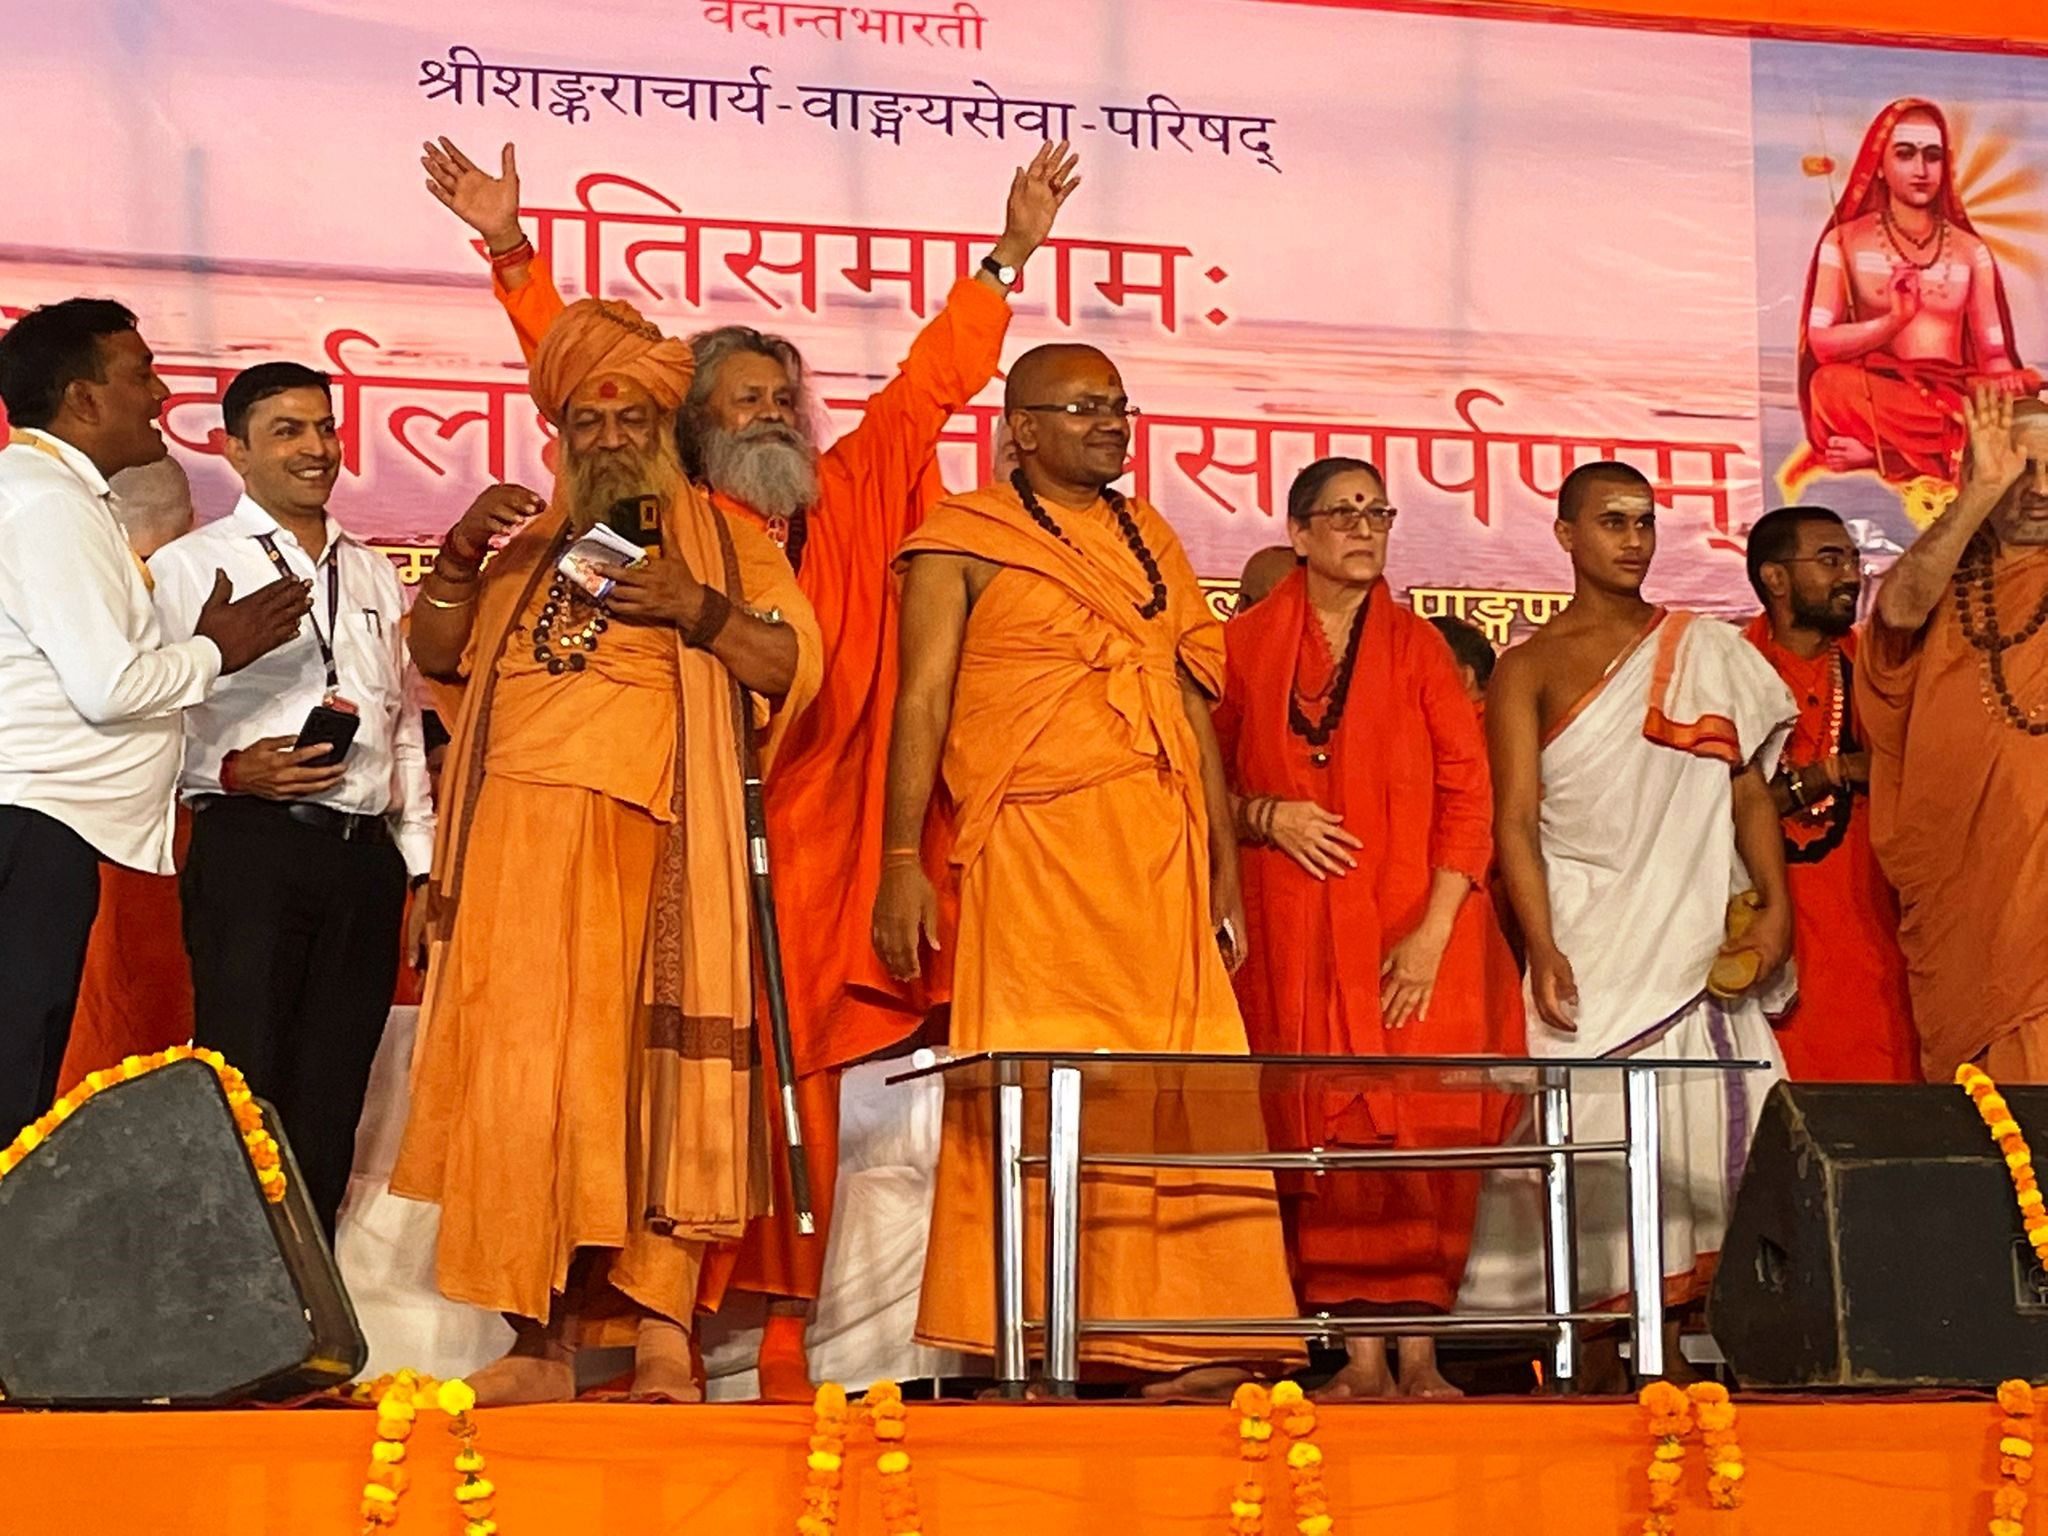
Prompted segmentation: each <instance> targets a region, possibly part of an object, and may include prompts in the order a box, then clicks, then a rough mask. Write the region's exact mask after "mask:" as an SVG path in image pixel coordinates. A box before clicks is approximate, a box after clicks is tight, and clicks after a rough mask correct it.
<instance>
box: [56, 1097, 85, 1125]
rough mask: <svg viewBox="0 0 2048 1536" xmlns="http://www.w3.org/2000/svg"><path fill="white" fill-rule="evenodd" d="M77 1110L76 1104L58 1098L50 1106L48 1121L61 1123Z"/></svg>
mask: <svg viewBox="0 0 2048 1536" xmlns="http://www.w3.org/2000/svg"><path fill="white" fill-rule="evenodd" d="M77 1112H78V1106H77V1105H76V1104H74V1103H72V1102H71V1101H70V1100H69V1099H59V1100H58V1101H57V1102H56V1103H54V1104H52V1105H51V1106H50V1123H51V1124H52V1125H62V1124H63V1123H64V1122H65V1121H66V1120H69V1119H70V1118H71V1117H72V1116H73V1115H74V1114H76V1113H77Z"/></svg>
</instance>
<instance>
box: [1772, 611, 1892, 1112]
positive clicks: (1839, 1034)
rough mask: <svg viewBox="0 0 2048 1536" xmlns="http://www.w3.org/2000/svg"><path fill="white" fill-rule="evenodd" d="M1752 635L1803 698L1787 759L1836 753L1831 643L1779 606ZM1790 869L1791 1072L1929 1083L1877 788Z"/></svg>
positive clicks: (1848, 715) (1812, 834) (1783, 1028)
mask: <svg viewBox="0 0 2048 1536" xmlns="http://www.w3.org/2000/svg"><path fill="white" fill-rule="evenodd" d="M1743 636H1744V638H1746V639H1747V640H1748V641H1749V642H1750V644H1752V645H1754V646H1755V647H1756V648H1757V649H1758V650H1759V651H1761V652H1763V655H1764V659H1765V660H1766V661H1768V662H1770V664H1771V666H1772V667H1773V668H1774V669H1775V670H1776V671H1777V674H1778V676H1780V677H1782V678H1783V679H1784V680H1785V686H1786V687H1788V688H1790V689H1791V690H1792V698H1793V701H1794V702H1795V703H1797V704H1798V706H1799V719H1798V721H1797V723H1796V724H1794V726H1793V727H1792V739H1791V740H1790V741H1789V742H1788V743H1787V744H1786V747H1785V755H1784V763H1785V765H1786V766H1788V767H1798V766H1804V765H1806V764H1810V763H1813V762H1817V761H1818V760H1819V759H1821V758H1822V757H1825V756H1826V755H1827V753H1828V721H1829V718H1830V713H1831V709H1832V699H1833V692H1832V681H1831V677H1830V671H1831V669H1830V667H1829V664H1828V658H1827V653H1826V652H1825V651H1824V652H1822V653H1821V654H1820V655H1819V656H1815V657H1810V658H1809V657H1805V656H1799V655H1796V654H1794V653H1793V652H1791V651H1789V650H1787V649H1786V648H1785V647H1784V646H1782V645H1780V644H1778V642H1777V641H1776V640H1775V639H1773V638H1772V636H1771V621H1770V617H1769V615H1767V614H1758V615H1757V616H1756V618H1754V619H1753V620H1751V621H1750V623H1749V626H1748V627H1747V628H1746V629H1744V630H1743ZM1840 643H1841V646H1842V650H1843V653H1844V654H1845V655H1846V656H1847V657H1848V659H1849V663H1850V667H1851V669H1852V671H1853V669H1854V666H1855V661H1856V637H1855V636H1854V635H1845V636H1844V637H1843V638H1842V640H1841V642H1840ZM1843 707H1844V711H1845V712H1844V716H1843V725H1844V732H1843V734H1844V737H1845V738H1846V739H1847V740H1848V741H1860V740H1861V739H1862V737H1861V733H1860V732H1859V731H1858V730H1857V729H1856V719H1855V708H1854V703H1853V701H1852V700H1844V701H1843ZM1842 750H1847V747H1846V746H1844V747H1843V748H1842ZM1785 827H1786V836H1787V837H1788V839H1794V840H1796V841H1797V843H1798V844H1801V845H1807V846H1814V845H1816V842H1817V839H1819V838H1820V836H1821V831H1820V829H1819V828H1818V827H1817V826H1816V824H1815V823H1814V822H1813V820H1812V819H1811V818H1808V817H1800V816H1788V817H1786V818H1785ZM1787 873H1788V875H1789V877H1790V880H1791V888H1792V951H1793V958H1794V959H1795V960H1796V962H1797V963H1798V966H1799V997H1798V1000H1797V1001H1796V1002H1795V1003H1794V1004H1793V1007H1792V1011H1791V1012H1790V1013H1789V1014H1787V1015H1786V1016H1785V1018H1784V1019H1783V1021H1781V1022H1780V1023H1779V1025H1778V1047H1779V1049H1781V1050H1782V1051H1784V1053H1785V1072H1786V1075H1787V1076H1789V1077H1791V1078H1793V1079H1795V1080H1798V1081H1806V1082H1839V1083H1917V1082H1919V1081H1920V1037H1919V1035H1918V1034H1917V1033H1916V1032H1915V1031H1914V1028H1913V1005H1912V1000H1911V998H1910V997H1909V996H1908V994H1907V988H1906V957H1905V956H1904V955H1903V954H1901V953H1900V951H1899V902H1898V897H1897V896H1896V895H1894V894H1893V892H1892V888H1891V887H1890V886H1889V885H1888V884H1886V883H1885V878H1884V871H1883V870H1881V869H1879V868H1878V866H1877V855H1876V854H1875V853H1874V852H1872V851H1871V847H1870V803H1869V797H1868V796H1867V795H1858V796H1856V797H1855V799H1854V800H1853V801H1852V802H1851V806H1850V811H1849V820H1848V823H1847V825H1846V827H1845V828H1844V829H1843V831H1842V834H1841V841H1840V842H1839V843H1838V844H1837V845H1836V846H1835V847H1834V848H1833V849H1831V850H1829V851H1827V852H1825V853H1823V854H1821V855H1820V857H1818V858H1816V859H1813V860H1811V861H1806V860H1799V861H1794V862H1791V863H1789V864H1788V865H1787Z"/></svg>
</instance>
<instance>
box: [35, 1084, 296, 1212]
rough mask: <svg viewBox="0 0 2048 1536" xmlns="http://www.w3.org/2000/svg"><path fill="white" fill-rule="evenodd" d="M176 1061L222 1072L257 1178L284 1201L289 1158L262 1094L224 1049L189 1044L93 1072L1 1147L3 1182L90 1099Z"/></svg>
mask: <svg viewBox="0 0 2048 1536" xmlns="http://www.w3.org/2000/svg"><path fill="white" fill-rule="evenodd" d="M174 1061H201V1062H204V1063H205V1064H206V1065H207V1066H209V1067H211V1068H213V1070H214V1071H215V1072H216V1073H218V1074H219V1076H220V1085H221V1087H222V1088H223V1089H224V1090H226V1092H227V1096H228V1108H229V1109H230V1110H232V1111H233V1113H234V1117H235V1128H236V1129H237V1130H239V1131H240V1132H241V1133H242V1145H243V1146H245V1147H247V1148H248V1149H249V1161H250V1162H252V1163H254V1164H255V1165H256V1179H257V1182H258V1183H260V1184H261V1185H262V1186H263V1198H264V1199H265V1200H268V1201H269V1202H270V1203H271V1204H272V1205H275V1204H277V1203H278V1202H279V1201H281V1200H282V1199H284V1169H283V1159H282V1156H281V1154H280V1153H279V1152H278V1148H277V1138H276V1137H274V1136H272V1135H271V1134H270V1132H269V1131H267V1130H265V1129H264V1126H263V1111H262V1110H260V1109H258V1108H257V1107H256V1096H255V1095H254V1094H252V1093H251V1092H250V1091H249V1082H248V1079H247V1078H245V1077H243V1076H242V1074H241V1073H240V1072H237V1071H236V1070H235V1069H234V1068H233V1067H231V1066H229V1065H228V1064H227V1062H226V1061H225V1060H224V1059H223V1058H222V1056H221V1054H220V1052H219V1051H209V1050H205V1049H201V1048H195V1047H193V1046H189V1045H178V1046H173V1047H171V1049H169V1050H167V1051H158V1052H157V1053H156V1054H155V1055H153V1056H129V1057H126V1058H124V1059H123V1060H122V1062H121V1064H120V1065H119V1066H116V1067H108V1068H106V1069H104V1070H103V1071H99V1072H92V1073H88V1074H87V1075H86V1079H85V1081H84V1082H82V1083H80V1084H79V1085H78V1086H77V1087H76V1088H73V1089H72V1090H71V1091H70V1092H69V1093H67V1094H65V1095H64V1096H63V1097H62V1098H61V1099H59V1100H58V1101H57V1102H56V1103H54V1104H52V1105H51V1106H50V1108H49V1110H48V1112H47V1113H45V1114H43V1115H42V1116H40V1117H39V1118H37V1119H36V1120H34V1121H32V1122H31V1123H29V1124H28V1125H25V1126H23V1127H22V1128H21V1134H20V1135H18V1136H16V1137H15V1138H14V1140H13V1141H11V1142H10V1143H8V1144H7V1145H6V1146H5V1147H0V1178H5V1177H6V1176H7V1175H8V1174H10V1173H12V1172H13V1171H14V1170H15V1168H17V1167H18V1166H20V1164H21V1160H22V1159H23V1158H25V1157H27V1156H28V1155H29V1153H31V1152H33V1151H35V1149H36V1148H37V1147H39V1146H41V1145H42V1144H43V1143H44V1142H45V1141H46V1140H48V1139H49V1135H50V1133H51V1132H52V1131H54V1130H56V1129H57V1127H58V1126H60V1125H62V1124H63V1123H64V1122H65V1121H66V1120H69V1119H70V1118H71V1117H72V1116H73V1115H75V1114H77V1113H78V1111H79V1110H80V1109H81V1108H82V1107H83V1106H84V1105H85V1103H86V1101H87V1100H89V1099H91V1098H93V1097H94V1096H95V1095H97V1094H100V1093H103V1092H105V1091H106V1090H107V1089H109V1088H113V1087H117V1086H118V1085H120V1084H122V1083H126V1082H132V1081H133V1080H134V1079H136V1078H138V1077H141V1076H143V1075H144V1074H145V1073H149V1072H154V1071H156V1070H157V1069H158V1068H160V1067H167V1066H169V1065H170V1064H171V1063H172V1062H174Z"/></svg>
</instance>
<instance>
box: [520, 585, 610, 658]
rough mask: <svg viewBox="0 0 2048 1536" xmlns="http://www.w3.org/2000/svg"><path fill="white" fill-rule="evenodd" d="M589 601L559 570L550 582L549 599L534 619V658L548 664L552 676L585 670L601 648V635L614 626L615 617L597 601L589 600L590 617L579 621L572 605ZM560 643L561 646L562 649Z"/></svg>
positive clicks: (580, 604) (575, 605) (577, 605)
mask: <svg viewBox="0 0 2048 1536" xmlns="http://www.w3.org/2000/svg"><path fill="white" fill-rule="evenodd" d="M586 601H587V600H586V599H585V598H584V597H583V596H582V593H581V590H580V589H577V588H572V587H571V586H570V585H569V578H568V577H566V576H564V575H562V574H560V573H559V572H557V573H556V575H555V579H554V580H553V581H551V582H549V583H548V596H547V601H546V602H544V603H542V604H541V605H540V616H539V617H538V618H536V619H535V620H534V621H533V659H534V660H535V661H537V662H539V663H540V664H541V665H542V666H544V667H546V668H547V669H548V674H549V675H550V676H551V677H560V676H561V675H562V674H563V673H564V672H581V671H582V670H583V668H584V667H585V665H587V664H588V662H589V659H590V656H591V653H593V652H594V651H596V649H597V637H598V636H599V635H601V634H603V633H604V632H605V631H606V630H607V629H609V628H610V627H611V620H609V619H608V618H606V617H605V613H604V610H603V609H602V608H600V607H598V606H597V605H596V604H595V603H590V604H589V608H590V617H589V618H587V619H585V620H583V622H582V623H581V624H578V623H576V622H575V615H574V613H573V612H572V609H573V608H576V607H581V606H584V605H585V603H586ZM557 646H560V647H561V651H560V652H559V653H558V652H557V651H556V649H555V648H556V647H557Z"/></svg>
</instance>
